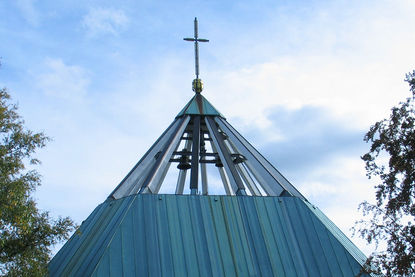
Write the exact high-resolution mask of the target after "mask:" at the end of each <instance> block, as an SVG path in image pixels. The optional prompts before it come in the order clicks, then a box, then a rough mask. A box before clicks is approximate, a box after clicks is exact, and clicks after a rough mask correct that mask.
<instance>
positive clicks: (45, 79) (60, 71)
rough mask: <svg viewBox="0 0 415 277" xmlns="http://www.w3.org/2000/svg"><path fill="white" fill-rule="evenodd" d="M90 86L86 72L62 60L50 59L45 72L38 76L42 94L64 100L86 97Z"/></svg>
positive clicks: (46, 62) (38, 84)
mask: <svg viewBox="0 0 415 277" xmlns="http://www.w3.org/2000/svg"><path fill="white" fill-rule="evenodd" d="M88 84H89V78H88V73H87V71H86V70H84V69H83V68H82V67H80V66H76V65H67V64H65V63H64V62H63V61H62V60H61V59H50V58H48V59H47V60H46V61H45V66H44V70H43V72H42V73H40V74H39V75H38V76H37V86H38V88H39V89H40V90H41V91H42V92H44V93H45V94H47V95H49V96H55V97H60V98H64V99H72V100H79V99H81V98H82V97H84V96H85V95H86V92H87V87H88Z"/></svg>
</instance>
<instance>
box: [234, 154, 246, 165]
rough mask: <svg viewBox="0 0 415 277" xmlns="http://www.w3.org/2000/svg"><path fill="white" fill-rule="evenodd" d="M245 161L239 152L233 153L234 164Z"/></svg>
mask: <svg viewBox="0 0 415 277" xmlns="http://www.w3.org/2000/svg"><path fill="white" fill-rule="evenodd" d="M244 161H246V158H245V157H244V156H243V155H241V154H235V158H234V159H233V163H234V164H240V163H242V162H244Z"/></svg>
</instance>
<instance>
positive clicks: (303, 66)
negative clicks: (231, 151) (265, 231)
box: [206, 2, 415, 128]
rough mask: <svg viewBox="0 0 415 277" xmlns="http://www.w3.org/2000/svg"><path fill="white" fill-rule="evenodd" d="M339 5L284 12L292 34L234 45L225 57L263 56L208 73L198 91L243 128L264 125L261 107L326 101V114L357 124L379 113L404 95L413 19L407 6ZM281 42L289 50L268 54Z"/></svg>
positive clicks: (414, 60)
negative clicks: (306, 15)
mask: <svg viewBox="0 0 415 277" xmlns="http://www.w3.org/2000/svg"><path fill="white" fill-rule="evenodd" d="M333 5H334V4H333ZM342 5H343V4H336V5H334V6H335V7H330V10H327V7H324V5H322V6H323V7H321V8H320V9H321V10H320V11H316V12H315V13H316V16H315V17H313V16H312V15H310V18H311V19H310V20H307V22H306V23H307V24H305V22H304V21H302V20H299V19H298V18H287V22H289V23H290V24H289V25H290V26H289V30H293V31H294V32H288V31H284V32H287V33H284V32H283V33H279V32H270V33H269V41H270V43H268V44H267V43H265V44H263V43H251V44H252V47H253V49H241V47H238V46H236V49H235V51H234V52H233V53H232V57H233V58H232V57H231V58H230V59H233V60H235V59H238V58H239V59H240V60H241V59H244V58H245V57H252V58H251V60H252V59H255V57H263V56H267V58H266V60H268V62H260V63H250V64H245V65H243V66H242V68H241V67H238V66H236V69H231V70H226V71H222V72H218V71H216V72H208V74H206V75H207V76H210V78H211V80H209V82H208V83H207V84H206V88H207V89H206V91H207V93H209V95H210V94H212V96H211V98H212V102H213V103H220V104H217V106H218V109H220V110H221V111H222V112H224V113H226V114H227V115H228V116H232V117H238V118H240V119H242V121H243V122H245V124H246V125H247V126H248V125H251V124H254V125H257V126H260V127H262V128H265V127H267V126H269V124H270V122H269V121H268V119H267V116H266V112H267V110H272V109H273V107H275V106H285V107H288V108H291V109H298V108H301V107H303V106H306V105H312V106H321V107H326V108H329V109H331V111H332V113H333V116H338V117H343V118H348V120H349V124H350V125H358V126H360V127H365V128H367V126H368V125H369V124H372V123H374V122H375V121H376V120H379V119H382V118H383V117H384V116H385V115H386V114H387V112H388V111H389V109H390V107H391V106H392V105H394V104H397V103H398V102H399V101H402V100H403V99H404V98H405V97H407V96H409V93H408V86H407V84H405V83H404V82H403V79H404V74H405V73H406V72H408V71H410V70H412V69H413V64H414V63H415V53H414V51H412V46H413V45H415V37H414V36H410V35H408V34H410V33H411V32H412V30H410V28H411V26H413V25H415V17H413V11H414V5H413V4H410V3H409V2H408V3H405V2H399V4H396V5H395V3H394V4H392V3H389V2H388V3H379V5H376V6H375V7H367V6H366V5H364V4H362V5H361V4H359V5H358V6H357V7H353V5H351V7H349V6H347V8H345V9H344V11H343V9H341V8H342ZM347 5H348V4H347ZM323 12H325V13H323ZM318 14H323V15H324V16H323V15H322V16H318ZM398 14H399V16H397V15H398ZM297 16H298V15H297ZM285 17H287V15H285ZM276 18H278V16H276ZM278 24H279V21H278V19H277V21H276V22H274V23H270V25H272V26H274V27H276V28H277V26H278ZM287 24H288V23H287ZM247 37H249V36H247ZM254 41H255V40H254ZM251 44H249V45H251ZM243 45H244V46H246V44H243ZM287 45H292V47H293V49H292V50H285V54H283V55H282V54H278V52H275V50H276V49H279V48H283V47H285V48H284V49H286V48H287ZM257 48H258V49H260V50H261V51H256V50H258V49H257ZM264 53H266V54H264ZM280 53H281V52H280ZM241 57H242V58H241ZM212 86H214V87H212ZM230 92H233V93H230ZM222 107H225V108H222Z"/></svg>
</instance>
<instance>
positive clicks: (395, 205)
mask: <svg viewBox="0 0 415 277" xmlns="http://www.w3.org/2000/svg"><path fill="white" fill-rule="evenodd" d="M405 81H406V82H408V83H409V86H410V91H411V93H412V96H411V97H409V98H407V99H406V101H405V102H401V103H400V104H399V105H398V106H396V107H393V108H392V111H391V114H390V116H389V118H387V119H384V120H382V121H379V122H376V123H375V124H374V125H373V126H372V127H371V128H370V130H369V131H368V133H367V134H366V135H365V137H364V140H365V141H366V142H367V143H370V144H371V147H370V151H369V152H368V153H366V154H364V155H363V156H362V159H363V161H364V162H365V164H366V171H367V176H368V177H369V178H372V177H378V178H379V179H380V181H381V182H380V183H379V184H378V185H376V186H375V189H376V203H375V204H369V203H368V202H363V203H362V204H361V206H360V208H361V209H362V210H363V214H364V215H365V216H370V220H368V221H363V220H362V221H360V222H358V226H359V233H360V235H361V237H363V238H364V239H366V241H367V242H368V243H375V244H376V246H380V247H378V248H377V251H376V252H375V253H373V254H372V255H371V256H370V257H369V258H368V260H367V262H366V270H367V271H372V272H373V271H374V272H377V273H383V274H385V275H386V276H415V225H414V223H415V105H414V101H415V71H413V72H412V73H408V74H407V75H406V79H405ZM378 249H382V250H378Z"/></svg>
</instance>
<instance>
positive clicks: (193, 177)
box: [190, 116, 200, 194]
mask: <svg viewBox="0 0 415 277" xmlns="http://www.w3.org/2000/svg"><path fill="white" fill-rule="evenodd" d="M199 150H200V116H194V117H193V134H192V163H191V166H192V167H191V169H190V170H191V171H190V194H197V190H198V183H199Z"/></svg>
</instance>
